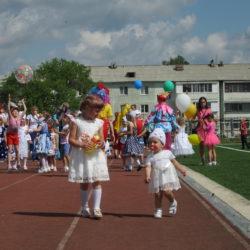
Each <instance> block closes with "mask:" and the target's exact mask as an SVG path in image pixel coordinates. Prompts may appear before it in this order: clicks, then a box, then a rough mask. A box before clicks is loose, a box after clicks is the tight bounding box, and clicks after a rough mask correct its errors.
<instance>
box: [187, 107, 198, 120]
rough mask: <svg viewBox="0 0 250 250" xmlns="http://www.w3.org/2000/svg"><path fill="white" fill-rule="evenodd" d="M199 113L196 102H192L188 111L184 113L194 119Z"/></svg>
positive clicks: (188, 117)
mask: <svg viewBox="0 0 250 250" xmlns="http://www.w3.org/2000/svg"><path fill="white" fill-rule="evenodd" d="M196 113H197V108H196V105H195V104H193V103H192V104H190V105H189V106H188V109H187V111H186V112H185V113H184V115H185V116H186V117H187V119H194V118H195V116H196Z"/></svg>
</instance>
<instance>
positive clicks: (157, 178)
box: [145, 150, 181, 193]
mask: <svg viewBox="0 0 250 250" xmlns="http://www.w3.org/2000/svg"><path fill="white" fill-rule="evenodd" d="M174 158H175V156H174V155H173V153H172V152H171V151H169V150H161V151H160V152H158V153H156V154H153V153H151V154H149V155H148V156H147V159H146V162H145V164H146V166H151V176H150V177H151V180H150V182H149V193H158V192H159V191H161V190H178V189H179V188H181V185H180V181H179V178H178V175H177V172H176V170H175V167H174V165H173V163H172V162H171V160H172V159H174Z"/></svg>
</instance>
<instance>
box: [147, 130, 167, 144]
mask: <svg viewBox="0 0 250 250" xmlns="http://www.w3.org/2000/svg"><path fill="white" fill-rule="evenodd" d="M152 137H154V138H157V139H159V140H160V142H161V143H162V144H163V145H165V143H166V136H165V133H164V132H163V130H162V129H161V128H156V129H154V131H153V132H152V133H151V134H150V135H149V139H150V138H152Z"/></svg>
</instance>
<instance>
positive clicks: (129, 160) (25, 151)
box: [0, 84, 220, 219]
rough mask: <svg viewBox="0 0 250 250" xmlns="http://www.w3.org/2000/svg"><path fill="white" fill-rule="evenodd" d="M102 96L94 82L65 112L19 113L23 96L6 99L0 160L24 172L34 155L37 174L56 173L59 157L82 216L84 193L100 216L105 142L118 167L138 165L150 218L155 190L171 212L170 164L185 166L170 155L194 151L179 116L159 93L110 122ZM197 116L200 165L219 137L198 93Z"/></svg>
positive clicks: (0, 118) (0, 114) (158, 208)
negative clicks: (76, 189) (149, 106)
mask: <svg viewBox="0 0 250 250" xmlns="http://www.w3.org/2000/svg"><path fill="white" fill-rule="evenodd" d="M108 94H109V90H108V89H107V88H106V87H105V86H104V85H103V84H98V86H97V87H95V88H92V89H91V91H90V93H89V94H88V95H87V96H86V97H85V98H84V99H83V101H82V102H81V105H80V110H79V112H78V113H77V114H76V115H75V114H74V113H71V112H70V111H69V105H68V104H67V103H64V104H62V106H61V107H60V108H59V109H58V112H56V113H55V114H53V115H51V114H49V113H48V112H43V113H38V109H37V107H35V106H34V107H32V109H31V114H29V115H26V106H25V102H24V100H22V101H21V105H19V106H18V105H16V104H14V103H12V102H11V101H10V99H9V102H8V110H7V111H8V112H7V114H6V113H5V112H4V108H3V106H1V107H0V159H1V160H7V168H8V171H13V170H14V171H17V170H20V169H23V170H27V169H28V168H29V166H28V164H27V160H28V158H30V159H32V160H38V162H39V167H38V173H47V172H49V171H57V164H56V160H57V159H61V160H62V162H63V167H64V171H65V172H68V180H69V182H75V183H79V184H80V193H81V206H82V215H83V216H84V217H89V216H90V215H91V210H90V208H89V199H90V197H91V195H92V196H93V215H94V217H95V218H96V219H99V218H101V217H102V212H101V197H102V185H101V183H102V182H103V181H109V173H108V166H107V155H108V156H109V155H110V154H111V153H110V147H109V146H110V145H112V149H113V153H112V155H113V156H114V157H115V158H121V159H122V168H123V169H124V171H129V172H131V171H133V169H134V168H136V170H137V171H140V170H141V169H143V168H144V169H145V182H146V183H148V184H149V192H150V193H153V194H154V200H155V211H154V217H155V218H161V217H162V199H163V196H165V197H166V198H167V199H168V200H169V202H170V204H169V214H170V215H174V214H175V213H176V211H177V201H176V199H175V197H174V193H173V191H174V190H178V189H179V188H180V182H179V179H178V175H177V172H176V170H178V171H179V172H180V173H181V174H182V175H183V176H185V175H186V170H185V166H183V165H181V164H180V163H179V162H178V161H177V160H176V158H175V157H176V156H187V155H192V154H194V150H193V148H192V145H191V144H190V142H189V140H188V135H187V133H186V131H185V124H186V121H185V119H184V118H183V117H177V119H176V116H175V114H174V112H173V109H172V108H171V107H170V106H168V104H167V101H166V100H167V98H168V95H167V94H166V93H164V94H160V95H158V96H157V104H156V105H155V107H154V109H153V110H152V111H151V112H150V114H149V115H148V117H147V118H146V119H145V120H144V119H142V116H141V112H140V111H139V110H138V109H136V105H131V106H130V105H124V107H123V110H122V111H121V112H117V113H116V114H115V119H114V121H113V122H112V120H111V117H112V109H111V105H110V100H109V96H108ZM203 102H204V104H203ZM20 106H22V111H21V109H20ZM197 116H198V121H199V123H198V128H197V134H199V136H200V138H201V145H200V155H201V159H202V161H204V148H205V147H207V148H208V155H209V163H208V164H209V165H216V164H217V159H216V151H215V146H216V145H217V144H218V143H220V141H219V138H218V137H217V136H216V133H215V127H216V124H215V121H214V119H213V116H212V112H211V110H210V109H209V108H208V107H207V103H206V99H204V98H203V99H202V98H201V99H200V101H199V107H198V115H197ZM145 150H146V151H147V154H145ZM105 154H106V155H105ZM144 156H146V160H144Z"/></svg>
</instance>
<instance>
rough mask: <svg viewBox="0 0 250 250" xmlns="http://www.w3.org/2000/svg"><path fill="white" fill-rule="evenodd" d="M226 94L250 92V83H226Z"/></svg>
mask: <svg viewBox="0 0 250 250" xmlns="http://www.w3.org/2000/svg"><path fill="white" fill-rule="evenodd" d="M225 92H226V93H232V92H250V82H238V83H225Z"/></svg>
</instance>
